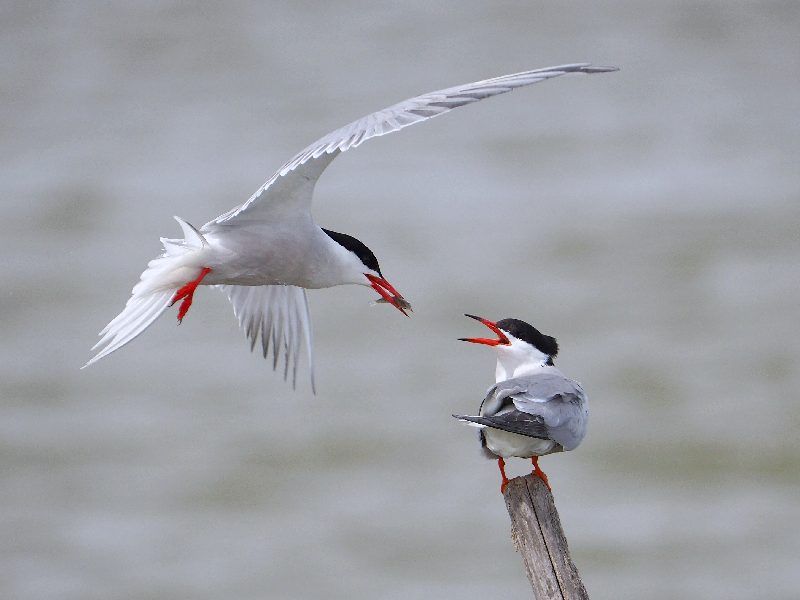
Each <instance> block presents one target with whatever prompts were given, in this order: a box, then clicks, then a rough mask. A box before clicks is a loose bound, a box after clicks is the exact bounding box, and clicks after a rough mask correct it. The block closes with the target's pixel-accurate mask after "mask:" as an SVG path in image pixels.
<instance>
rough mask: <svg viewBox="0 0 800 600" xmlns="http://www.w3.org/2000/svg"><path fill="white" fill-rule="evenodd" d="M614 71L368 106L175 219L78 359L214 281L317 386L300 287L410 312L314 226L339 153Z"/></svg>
mask: <svg viewBox="0 0 800 600" xmlns="http://www.w3.org/2000/svg"><path fill="white" fill-rule="evenodd" d="M616 70H617V69H616V68H614V67H595V66H591V65H589V64H588V63H580V64H569V65H561V66H557V67H549V68H546V69H537V70H533V71H524V72H521V73H514V74H511V75H503V76H501V77H495V78H493V79H486V80H483V81H477V82H475V83H467V84H464V85H459V86H455V87H451V88H447V89H444V90H439V91H435V92H430V93H428V94H423V95H421V96H417V97H415V98H411V99H409V100H405V101H403V102H400V103H398V104H394V105H392V106H389V107H388V108H385V109H383V110H379V111H377V112H374V113H372V114H370V115H367V116H366V117H363V118H361V119H358V120H356V121H353V122H352V123H350V124H348V125H345V126H344V127H341V128H340V129H337V130H335V131H333V132H331V133H329V134H328V135H326V136H324V137H322V138H320V139H319V140H317V141H316V142H314V143H313V144H311V145H310V146H307V147H306V148H304V149H303V150H301V151H300V152H299V153H297V154H296V155H295V156H293V157H292V158H291V159H290V160H289V161H288V162H287V163H286V164H284V165H283V166H282V167H281V168H280V169H278V171H277V172H276V173H275V174H274V175H273V176H272V177H270V178H269V179H268V180H267V181H266V182H265V183H264V184H263V185H262V186H261V187H260V188H259V189H258V190H257V191H256V192H255V193H254V194H253V195H252V196H251V197H250V198H249V199H248V200H247V201H246V202H244V203H243V204H241V205H240V206H237V207H236V208H234V209H232V210H229V211H228V212H226V213H224V214H222V215H220V216H219V217H217V218H216V219H213V220H212V221H209V222H208V223H206V224H205V225H203V226H202V227H200V228H199V229H198V228H196V227H194V226H192V225H190V224H189V223H187V222H186V221H184V220H183V219H181V218H180V217H175V220H176V221H177V222H178V224H179V225H180V227H181V229H182V231H183V239H167V238H161V243H162V245H163V247H164V251H163V253H162V254H161V255H160V256H158V257H157V258H155V259H154V260H152V261H150V262H149V263H148V265H147V269H145V271H144V272H143V273H142V275H141V278H140V281H139V282H138V283H137V284H136V285H135V286H134V287H133V291H132V294H131V297H130V299H129V300H128V302H127V304H126V305H125V308H124V309H123V310H122V312H121V313H120V314H119V315H117V317H115V318H114V319H113V320H112V321H111V322H110V323H109V324H108V325H107V326H106V327H105V328H104V329H103V330H102V331H101V332H100V336H101V339H100V341H99V342H98V343H97V344H96V345H95V346H94V348H92V350H97V354H95V355H94V356H93V357H92V358H91V359H90V360H89V361H88V362H87V363H86V364H85V365H84V367H86V366H89V365H91V364H92V363H94V362H96V361H98V360H100V359H101V358H103V357H105V356H108V355H109V354H111V353H112V352H114V351H116V350H119V349H120V348H122V347H123V346H124V345H125V344H127V343H128V342H130V341H131V340H133V339H134V338H135V337H137V336H138V335H139V334H141V333H142V332H143V331H144V330H145V329H147V327H149V326H150V325H151V324H152V323H153V322H154V321H155V320H156V319H157V318H158V317H159V316H160V315H161V313H163V312H164V311H165V310H166V309H167V308H168V307H170V306H172V305H173V304H175V303H177V302H180V306H179V309H178V314H177V317H178V321H179V322H180V321H181V320H182V319H183V318H184V317H185V316H186V313H187V311H188V310H189V307H190V306H191V304H192V299H193V297H194V293H195V290H196V289H197V287H198V286H200V285H211V286H216V287H218V288H219V289H220V290H222V291H223V292H224V293H225V294H226V295H227V296H228V299H229V300H230V302H231V303H232V305H233V312H234V314H235V316H236V317H237V318H238V320H239V324H240V326H241V328H242V329H243V330H244V332H245V334H246V336H247V338H248V340H249V341H250V346H251V350H252V349H254V348H255V347H256V344H257V343H258V341H259V339H260V340H261V351H262V353H263V355H264V357H265V358H266V357H267V355H268V353H269V346H270V343H271V344H272V354H273V357H272V358H273V368H276V367H277V364H278V360H279V357H280V355H282V354H284V353H285V367H284V379H286V378H287V376H288V372H289V367H290V364H291V365H292V372H293V375H292V381H293V383H296V380H297V366H298V360H299V355H300V349H301V346H302V345H303V344H304V345H305V346H306V349H307V353H308V364H309V371H310V375H311V385H312V389H313V388H314V370H313V365H314V359H313V348H312V341H311V317H310V314H309V309H308V301H307V298H306V292H305V290H306V289H316V288H326V287H332V286H336V285H344V284H358V285H364V286H367V287H371V288H372V289H374V290H375V291H376V292H377V293H378V294H379V295H380V296H381V300H382V301H385V302H387V303H389V304H391V305H392V306H394V307H395V308H397V309H398V310H399V311H400V312H402V313H404V314H406V315H407V312H406V311H407V310H410V308H411V306H410V304H409V303H408V302H407V301H406V300H405V299H404V298H403V297H402V295H400V293H399V292H398V291H397V290H396V289H395V288H394V287H393V286H392V285H391V284H390V283H389V282H388V281H387V280H386V278H385V277H384V276H383V274H382V273H381V269H380V266H379V265H378V260H377V259H376V258H375V254H373V252H372V251H371V250H370V249H369V248H368V247H367V246H366V245H365V244H364V243H362V242H361V241H359V240H358V239H356V238H354V237H353V236H350V235H347V234H344V233H338V232H335V231H330V230H328V229H323V228H321V227H319V226H318V225H317V224H316V223H315V222H314V220H313V218H312V216H311V200H312V196H313V192H314V186H315V184H316V182H317V179H319V177H320V175H322V172H323V171H324V170H325V168H326V167H327V166H328V165H329V164H330V163H331V161H332V160H333V159H334V158H336V157H337V156H338V155H339V154H341V153H342V152H345V151H347V150H349V149H351V148H356V147H357V146H360V145H361V144H362V143H364V142H365V141H367V140H369V139H371V138H374V137H378V136H382V135H386V134H388V133H392V132H394V131H399V130H400V129H403V128H405V127H408V126H410V125H414V124H416V123H421V122H423V121H427V120H428V119H432V118H433V117H437V116H439V115H442V114H444V113H446V112H448V111H450V110H452V109H454V108H458V107H460V106H464V105H466V104H472V103H474V102H478V101H480V100H483V99H484V98H489V97H491V96H496V95H498V94H503V93H505V92H509V91H511V90H513V89H516V88H519V87H523V86H526V85H530V84H533V83H537V82H539V81H544V80H546V79H551V78H553V77H559V76H561V75H565V74H568V73H604V72H608V71H616Z"/></svg>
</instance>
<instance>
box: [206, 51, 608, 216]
mask: <svg viewBox="0 0 800 600" xmlns="http://www.w3.org/2000/svg"><path fill="white" fill-rule="evenodd" d="M616 70H617V69H616V68H615V67H593V66H591V65H589V64H588V63H576V64H570V65H560V66H557V67H548V68H545V69H535V70H532V71H523V72H521V73H512V74H511V75H502V76H500V77H494V78H492V79H485V80H483V81H476V82H474V83H466V84H463V85H459V86H455V87H451V88H447V89H444V90H438V91H435V92H429V93H427V94H423V95H421V96H417V97H415V98H410V99H408V100H404V101H403V102H399V103H397V104H394V105H392V106H389V107H387V108H384V109H383V110H379V111H376V112H374V113H372V114H369V115H367V116H366V117H363V118H361V119H358V120H356V121H353V122H352V123H348V124H347V125H345V126H344V127H341V128H339V129H337V130H335V131H332V132H331V133H329V134H327V135H326V136H324V137H322V138H320V139H318V140H317V141H316V142H314V143H313V144H311V145H310V146H307V147H306V148H304V149H303V150H301V151H300V152H298V153H297V154H295V155H294V156H293V157H292V158H291V159H290V160H289V161H288V162H287V163H286V164H284V165H283V166H282V167H281V168H280V169H278V171H277V172H276V173H275V174H274V175H273V176H272V177H270V178H269V179H268V180H267V181H266V182H265V183H264V185H262V186H261V187H260V188H259V189H258V190H257V191H256V192H255V193H254V194H253V195H252V196H251V197H250V199H248V200H247V202H245V203H244V204H242V205H241V206H237V207H236V208H234V209H232V210H230V211H228V212H226V213H225V214H222V215H220V216H219V217H217V218H216V219H214V220H213V221H211V222H209V223H206V225H204V226H203V230H206V229H208V228H210V227H212V226H213V225H214V224H219V223H222V222H224V221H228V220H229V219H232V218H234V217H237V216H238V215H240V214H243V212H245V211H247V209H249V208H250V207H253V208H254V209H255V207H256V206H261V207H266V206H269V207H272V206H273V205H278V204H279V203H291V204H293V205H298V204H299V205H301V206H302V207H303V208H305V209H306V210H310V207H311V197H312V193H313V190H314V185H315V184H316V181H317V179H318V178H319V177H320V175H321V174H322V172H323V171H324V170H325V168H326V167H327V166H328V164H330V162H331V161H332V160H333V159H334V158H335V157H336V156H338V155H339V154H340V153H341V152H346V151H347V150H350V149H351V148H357V147H358V146H360V145H361V144H363V143H364V142H366V141H367V140H369V139H371V138H374V137H379V136H382V135H386V134H387V133H392V132H394V131H399V130H400V129H403V128H405V127H409V126H410V125H414V124H415V123H421V122H422V121H427V120H428V119H432V118H433V117H438V116H439V115H443V114H444V113H446V112H449V111H451V110H453V109H454V108H458V107H459V106H464V105H465V104H472V103H473V102H479V101H480V100H483V99H484V98H489V97H491V96H496V95H498V94H504V93H506V92H509V91H511V90H513V89H516V88H519V87H523V86H526V85H531V84H533V83H536V82H539V81H544V80H546V79H551V78H553V77H559V76H561V75H565V74H567V73H605V72H609V71H616ZM278 182H279V183H278ZM256 201H258V202H256Z"/></svg>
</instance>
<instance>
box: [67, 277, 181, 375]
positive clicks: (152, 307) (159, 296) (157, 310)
mask: <svg viewBox="0 0 800 600" xmlns="http://www.w3.org/2000/svg"><path fill="white" fill-rule="evenodd" d="M174 294H175V290H167V291H162V292H155V293H152V294H149V295H147V296H131V297H130V299H129V300H128V302H127V304H125V308H124V310H123V311H122V312H121V313H120V314H119V315H118V316H117V317H116V318H115V319H114V320H113V321H111V323H109V324H108V325H107V326H106V328H105V329H104V330H103V332H104V333H102V334H101V335H103V337H102V338H101V340H100V341H99V342H98V343H97V344H95V346H94V347H93V348H92V350H96V349H97V348H98V347H100V346H102V345H104V344H106V346H105V348H103V349H102V350H100V352H98V353H97V354H95V355H94V356H93V357H92V358H91V359H90V360H89V362H87V363H86V364H85V365H83V367H81V368H82V369H85V368H86V367H88V366H89V365H91V364H94V363H96V362H97V361H98V360H100V359H101V358H103V357H105V356H108V355H109V354H111V353H112V352H114V351H115V350H119V349H120V348H122V346H124V345H125V344H127V343H128V342H130V341H131V340H133V339H134V338H135V337H136V336H138V335H139V334H140V333H142V332H143V331H144V330H145V329H147V328H148V327H149V326H150V324H151V323H152V322H153V321H155V320H156V319H157V318H158V317H159V316H160V315H161V313H162V312H164V310H165V309H166V308H167V307H168V306H169V303H170V300H172V296H173V295H174Z"/></svg>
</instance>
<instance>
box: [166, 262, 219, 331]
mask: <svg viewBox="0 0 800 600" xmlns="http://www.w3.org/2000/svg"><path fill="white" fill-rule="evenodd" d="M209 273H211V269H210V268H208V267H203V268H202V269H201V270H200V275H198V276H197V279H193V280H192V281H190V282H189V283H187V284H186V285H184V286H183V287H182V288H181V289H179V290H178V291H177V292H175V296H174V297H173V298H172V302H170V304H169V305H170V306H172V305H173V304H175V303H176V302H177V301H178V300H183V302H181V305H180V307H179V308H178V323H181V322H183V317H185V316H186V313H187V312H189V307H190V306H191V305H192V298H193V297H194V291H195V290H196V289H197V286H198V285H200V282H201V281H203V278H204V277H205V276H206V275H208V274H209Z"/></svg>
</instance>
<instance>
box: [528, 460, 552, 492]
mask: <svg viewBox="0 0 800 600" xmlns="http://www.w3.org/2000/svg"><path fill="white" fill-rule="evenodd" d="M531 464H533V472H532V473H531V475H536V477H538V478H539V479H541V480H542V481H544V484H545V485H546V486H547V489H548V490H550V491H551V492H552V491H553V488H551V487H550V482H549V481H547V475H545V474H544V471H542V470H541V469H540V468H539V457H538V456H531Z"/></svg>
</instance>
